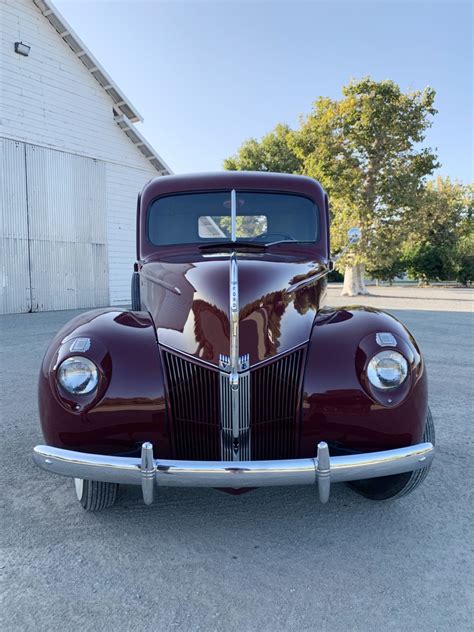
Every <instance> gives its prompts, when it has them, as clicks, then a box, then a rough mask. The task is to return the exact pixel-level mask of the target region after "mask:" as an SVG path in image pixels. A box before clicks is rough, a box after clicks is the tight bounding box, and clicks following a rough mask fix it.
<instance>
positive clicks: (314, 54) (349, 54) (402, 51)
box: [55, 0, 473, 182]
mask: <svg viewBox="0 0 474 632" xmlns="http://www.w3.org/2000/svg"><path fill="white" fill-rule="evenodd" d="M55 4H56V6H57V7H58V9H59V10H60V11H61V13H63V15H64V16H65V17H66V19H67V20H68V21H69V22H70V23H71V26H72V27H73V28H74V29H75V30H76V32H77V33H78V35H79V36H80V37H81V39H82V40H84V42H85V43H86V45H87V46H88V47H89V48H90V49H91V51H92V52H93V53H94V55H95V56H96V57H97V58H98V59H99V61H100V62H101V64H102V65H103V66H104V67H105V68H106V70H107V71H108V72H109V74H110V75H111V76H112V78H113V79H114V81H115V82H116V83H117V84H118V85H119V86H120V88H121V89H122V90H123V91H124V92H125V94H126V95H127V96H128V97H129V98H130V100H131V101H132V103H134V104H135V106H136V107H137V108H138V110H139V111H140V112H141V114H142V115H143V117H144V119H145V121H144V123H143V124H140V129H141V131H142V133H144V135H145V136H146V137H147V139H148V140H149V141H150V142H151V144H152V145H153V146H154V147H155V148H156V149H157V151H158V152H159V153H160V154H161V155H162V156H163V158H164V159H165V160H166V161H167V162H168V164H169V165H170V166H171V168H172V169H173V170H174V171H175V172H177V173H181V172H189V171H208V170H215V169H221V168H222V161H223V159H224V158H225V157H227V156H229V155H231V154H233V153H235V151H236V150H237V148H238V147H239V145H240V144H241V142H242V141H243V140H244V139H246V138H249V137H251V136H254V137H257V138H259V137H260V136H262V135H263V134H264V133H266V132H267V131H269V130H270V129H271V128H272V127H274V125H275V124H276V123H278V122H286V123H288V124H289V125H291V126H296V125H297V123H298V119H299V116H300V115H301V114H304V113H307V112H309V110H310V108H311V104H312V102H313V101H314V100H315V99H316V98H317V97H318V96H320V95H324V96H330V97H333V98H337V97H339V96H340V94H341V88H342V86H343V85H344V84H346V83H347V82H348V81H349V80H350V79H351V78H360V77H363V76H365V75H371V76H372V77H373V78H375V79H377V80H380V79H386V78H387V79H393V80H394V81H396V82H398V83H399V84H400V85H401V87H402V88H403V89H404V90H408V89H421V88H424V87H425V86H427V85H429V86H432V87H433V88H435V89H436V92H437V99H436V107H437V109H438V110H439V112H438V114H437V115H436V117H435V119H434V122H433V127H432V128H431V129H430V130H429V132H428V134H427V140H426V143H427V144H429V145H430V146H432V147H437V149H438V154H439V158H440V161H441V163H442V167H441V169H440V170H439V173H440V174H442V175H449V176H451V177H452V178H458V179H461V180H462V181H464V182H469V181H472V180H473V122H472V117H473V67H472V5H471V3H470V2H459V1H456V0H451V1H444V2H443V1H441V0H431V1H428V0H418V1H409V0H394V1H392V0H379V1H377V2H360V1H359V0H354V1H352V2H344V1H339V0H333V1H332V2H319V1H316V0H314V1H310V2H298V1H292V2H290V1H287V2H276V1H257V2H255V1H252V2H251V1H246V0H239V1H235V2H234V1H225V0H222V1H220V2H200V1H194V2H183V1H179V0H175V1H174V2H162V1H160V0H155V1H150V2H141V1H132V0H128V1H122V2H113V1H108V0H102V1H99V2H97V1H95V2H87V1H79V0H56V2H55Z"/></svg>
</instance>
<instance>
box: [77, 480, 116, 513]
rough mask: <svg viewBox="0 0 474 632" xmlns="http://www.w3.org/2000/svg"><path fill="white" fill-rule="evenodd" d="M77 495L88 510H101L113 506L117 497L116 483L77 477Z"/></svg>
mask: <svg viewBox="0 0 474 632" xmlns="http://www.w3.org/2000/svg"><path fill="white" fill-rule="evenodd" d="M74 485H75V488H76V496H77V499H78V500H79V502H80V503H81V505H82V506H83V508H84V509H85V510H86V511H100V510H101V509H106V507H112V505H114V504H115V500H116V498H117V491H118V485H117V484H116V483H102V482H100V481H88V480H85V479H82V478H75V479H74Z"/></svg>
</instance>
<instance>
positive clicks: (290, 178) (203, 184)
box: [141, 171, 325, 206]
mask: <svg viewBox="0 0 474 632" xmlns="http://www.w3.org/2000/svg"><path fill="white" fill-rule="evenodd" d="M232 189H240V190H244V189H246V190H249V189H252V190H267V191H286V192H289V193H299V194H300V195H305V196H307V197H309V198H311V199H313V200H314V201H315V202H316V203H317V204H318V205H320V206H322V205H323V204H324V197H325V191H324V189H323V187H322V186H321V185H320V184H319V182H317V181H316V180H314V179H313V178H308V177H307V176H298V175H293V174H287V173H271V172H265V171H216V172H211V173H189V174H183V175H169V176H162V177H158V178H154V179H153V180H150V181H149V182H148V183H147V184H146V185H145V187H144V188H143V191H142V194H141V195H142V204H143V205H145V206H148V204H149V203H150V202H151V201H152V200H153V199H154V198H156V197H159V196H161V195H168V194H171V193H184V192H190V191H214V190H232Z"/></svg>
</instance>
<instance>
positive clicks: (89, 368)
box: [58, 356, 99, 395]
mask: <svg viewBox="0 0 474 632" xmlns="http://www.w3.org/2000/svg"><path fill="white" fill-rule="evenodd" d="M58 382H59V383H60V384H61V386H62V387H63V388H64V389H65V390H66V391H68V392H69V393H72V394H73V395H87V394H88V393H91V392H92V391H93V390H94V389H95V388H97V383H98V382H99V371H98V370H97V367H96V365H95V364H94V363H93V362H92V360H89V359H88V358H83V357H82V356H74V357H72V358H67V359H66V360H64V362H63V363H62V364H61V365H60V367H59V369H58Z"/></svg>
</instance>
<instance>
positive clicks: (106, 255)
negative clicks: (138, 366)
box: [0, 0, 171, 313]
mask: <svg viewBox="0 0 474 632" xmlns="http://www.w3.org/2000/svg"><path fill="white" fill-rule="evenodd" d="M0 11H1V20H0V29H1V49H0V152H1V153H0V165H1V169H0V204H1V209H0V217H1V220H0V221H1V223H0V259H1V279H0V281H1V285H0V313H16V312H29V311H43V310H56V309H72V308H79V307H95V306H102V305H109V304H110V305H114V304H115V305H116V304H121V303H128V302H129V301H130V280H131V274H132V265H133V262H134V261H135V210H136V200H137V193H138V191H139V190H140V189H141V188H142V186H143V185H144V184H145V182H147V181H148V180H149V179H150V178H152V177H155V176H157V175H166V174H168V173H171V171H170V169H169V167H168V166H167V164H166V163H165V162H164V160H163V159H162V158H161V157H160V156H159V155H158V154H157V153H156V151H155V150H154V149H153V147H151V146H150V144H149V143H148V142H147V141H146V140H145V139H144V138H143V136H141V135H140V133H139V132H138V130H137V129H135V126H134V123H135V122H137V121H141V120H142V118H141V116H140V114H139V113H138V112H137V110H136V108H135V107H134V106H133V105H132V103H131V102H130V101H129V99H128V98H127V97H126V96H125V95H124V94H123V93H122V91H121V90H120V89H119V88H118V86H117V85H116V84H115V83H114V82H113V81H112V79H111V78H110V77H109V76H108V75H107V73H106V71H105V70H104V69H103V68H102V67H101V65H100V64H99V62H98V61H97V60H96V59H95V58H94V57H93V55H92V54H91V53H90V51H88V49H87V48H86V46H85V45H84V44H83V43H82V42H81V40H80V39H79V37H78V36H77V35H76V34H75V33H74V31H73V30H72V29H71V27H70V26H69V24H67V22H66V21H65V20H64V18H63V17H62V16H61V15H60V14H59V12H58V11H57V9H56V8H55V7H54V5H53V4H52V3H51V2H50V1H49V0H2V1H1V2H0Z"/></svg>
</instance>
